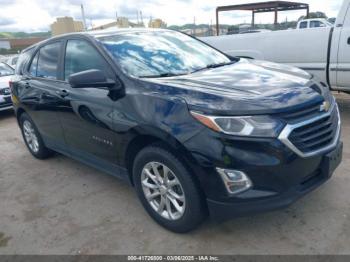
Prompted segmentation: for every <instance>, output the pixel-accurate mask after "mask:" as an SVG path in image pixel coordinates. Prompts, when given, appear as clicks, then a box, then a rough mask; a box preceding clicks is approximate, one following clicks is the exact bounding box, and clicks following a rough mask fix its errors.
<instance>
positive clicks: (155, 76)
mask: <svg viewBox="0 0 350 262" xmlns="http://www.w3.org/2000/svg"><path fill="white" fill-rule="evenodd" d="M187 74H188V73H182V74H174V73H163V74H159V75H150V76H139V77H140V78H160V77H172V76H183V75H187Z"/></svg>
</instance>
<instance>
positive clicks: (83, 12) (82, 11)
mask: <svg viewBox="0 0 350 262" xmlns="http://www.w3.org/2000/svg"><path fill="white" fill-rule="evenodd" d="M81 17H82V18H83V25H84V31H86V29H87V27H86V19H85V11H84V6H83V5H81Z"/></svg>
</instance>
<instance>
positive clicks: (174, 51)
mask: <svg viewBox="0 0 350 262" xmlns="http://www.w3.org/2000/svg"><path fill="white" fill-rule="evenodd" d="M99 40H100V41H101V42H102V44H103V45H104V46H105V48H106V49H107V51H108V52H109V53H111V54H112V56H113V58H114V59H115V61H116V62H117V63H118V64H119V65H120V66H121V68H122V70H123V71H124V72H125V73H126V74H128V75H131V76H135V77H160V76H164V77H165V76H174V75H183V74H189V73H192V72H195V71H198V70H201V69H204V68H208V67H213V66H215V65H224V64H228V63H230V62H231V61H230V59H229V58H228V57H226V56H225V55H223V54H221V53H220V52H218V51H216V50H215V49H213V48H211V47H209V46H207V45H205V44H203V43H201V42H200V41H198V40H196V39H194V38H192V37H189V36H187V35H184V34H182V33H178V32H175V31H154V32H132V33H126V34H119V35H113V36H104V37H101V38H99Z"/></svg>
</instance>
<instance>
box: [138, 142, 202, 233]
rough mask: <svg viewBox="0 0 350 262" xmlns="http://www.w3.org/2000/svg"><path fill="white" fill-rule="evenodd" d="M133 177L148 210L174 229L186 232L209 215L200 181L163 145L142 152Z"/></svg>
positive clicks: (176, 231) (158, 219)
mask: <svg viewBox="0 0 350 262" xmlns="http://www.w3.org/2000/svg"><path fill="white" fill-rule="evenodd" d="M133 181H134V184H135V189H136V192H137V195H138V197H139V199H140V201H141V203H142V205H143V206H144V208H145V209H146V211H147V212H148V214H149V215H150V216H151V217H152V218H153V219H154V220H155V221H156V222H157V223H158V224H160V225H161V226H163V227H165V228H166V229H168V230H170V231H173V232H175V233H186V232H188V231H191V230H193V229H195V228H196V227H198V226H199V225H200V224H201V223H202V222H203V221H204V219H205V218H206V217H207V212H206V206H205V201H204V197H203V196H202V193H201V192H200V189H199V186H198V183H197V182H196V181H195V179H194V178H193V176H192V174H191V173H190V172H189V170H188V168H186V166H185V165H184V164H183V163H182V162H181V161H180V160H179V158H178V157H177V156H176V155H175V154H174V153H172V152H170V151H168V150H166V149H164V148H163V147H161V146H157V145H155V146H149V147H146V148H145V149H143V150H141V151H140V152H139V153H138V155H137V156H136V158H135V161H134V167H133Z"/></svg>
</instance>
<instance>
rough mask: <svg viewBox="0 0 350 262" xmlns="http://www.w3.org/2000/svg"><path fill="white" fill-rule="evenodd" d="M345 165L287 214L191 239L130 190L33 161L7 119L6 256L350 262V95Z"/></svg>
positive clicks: (344, 102) (2, 118)
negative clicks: (303, 257) (273, 257)
mask: <svg viewBox="0 0 350 262" xmlns="http://www.w3.org/2000/svg"><path fill="white" fill-rule="evenodd" d="M337 100H338V102H339V105H340V109H341V114H342V120H343V133H342V137H343V141H344V160H343V163H342V165H341V167H339V168H338V170H337V171H336V173H335V175H334V177H333V178H332V179H331V180H330V181H329V182H327V183H326V184H325V185H323V186H322V187H320V188H319V189H317V190H316V191H314V192H312V193H311V194H309V195H307V196H306V197H304V198H303V199H301V200H299V201H298V202H297V203H295V204H294V205H292V206H291V207H289V208H288V209H284V210H279V211H275V212H271V213H265V214H259V215H255V216H251V217H245V218H239V219H235V220H232V221H229V222H226V223H223V224H215V223H213V222H210V221H208V222H206V223H205V224H203V225H202V226H201V227H200V228H199V229H198V230H196V231H194V232H191V233H189V234H186V235H177V234H173V233H170V232H168V231H166V230H164V229H163V228H161V227H160V226H158V225H157V224H155V223H154V222H153V221H152V219H151V218H149V217H148V215H147V214H146V212H145V211H144V210H143V208H142V206H141V204H140V203H139V201H138V199H137V197H136V194H135V193H134V190H133V189H132V188H131V187H129V186H128V185H127V184H125V183H124V182H121V181H119V180H117V179H115V178H113V177H110V176H108V175H105V174H102V173H101V172H99V171H96V170H94V169H92V168H90V167H87V166H85V165H83V164H81V163H79V162H77V161H74V160H72V159H69V158H67V157H64V156H62V155H57V156H55V157H53V158H51V159H49V160H46V161H39V160H36V159H34V158H33V157H32V156H31V155H30V154H29V152H28V151H27V149H26V148H25V145H24V143H23V142H22V137H21V136H20V132H19V129H18V127H17V123H16V120H15V118H14V116H13V113H12V112H7V113H6V112H2V113H1V112H0V134H1V135H0V165H1V166H0V254H350V190H349V189H350V95H345V94H337Z"/></svg>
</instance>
